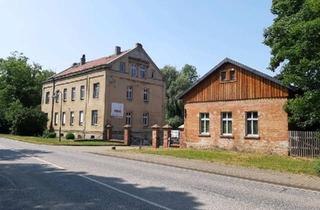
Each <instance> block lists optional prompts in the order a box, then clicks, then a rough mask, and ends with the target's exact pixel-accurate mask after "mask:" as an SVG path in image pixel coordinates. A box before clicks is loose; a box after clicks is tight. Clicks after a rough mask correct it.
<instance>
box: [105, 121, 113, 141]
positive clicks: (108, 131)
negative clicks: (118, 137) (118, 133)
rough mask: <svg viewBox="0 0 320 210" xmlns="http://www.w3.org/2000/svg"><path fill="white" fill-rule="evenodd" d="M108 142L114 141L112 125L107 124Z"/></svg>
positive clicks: (106, 137)
mask: <svg viewBox="0 0 320 210" xmlns="http://www.w3.org/2000/svg"><path fill="white" fill-rule="evenodd" d="M105 139H106V140H110V139H112V125H110V124H107V125H106V136H105Z"/></svg>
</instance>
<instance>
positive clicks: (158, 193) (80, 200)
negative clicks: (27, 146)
mask: <svg viewBox="0 0 320 210" xmlns="http://www.w3.org/2000/svg"><path fill="white" fill-rule="evenodd" d="M42 153H43V151H40V150H39V151H38V150H29V151H28V150H21V151H19V152H18V151H17V152H15V151H5V150H1V151H0V160H9V161H12V163H10V162H9V163H8V162H6V163H5V164H1V162H0V193H1V196H0V209H35V208H39V209H77V210H78V209H162V208H160V207H159V206H156V205H154V204H150V202H153V203H156V204H159V205H161V206H164V207H167V208H170V209H198V208H200V207H201V203H199V202H198V201H196V198H195V197H193V196H191V195H190V194H189V193H187V192H178V191H170V190H168V189H166V188H163V187H141V186H138V185H136V184H132V183H128V182H127V181H126V180H124V179H122V178H119V177H107V176H95V175H90V174H87V173H85V172H72V171H67V170H60V169H56V168H52V167H49V166H47V165H43V164H29V163H28V164H22V163H16V162H13V161H14V160H18V159H21V158H25V157H27V154H28V155H33V156H36V155H37V154H42ZM106 170H108V169H106ZM119 191H121V192H119ZM123 192H126V193H130V194H131V195H134V196H138V197H140V198H143V199H145V200H144V201H142V200H139V199H137V198H134V197H133V196H130V195H128V194H126V193H123ZM146 200H147V201H150V202H149V203H148V202H146Z"/></svg>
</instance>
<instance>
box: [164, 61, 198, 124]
mask: <svg viewBox="0 0 320 210" xmlns="http://www.w3.org/2000/svg"><path fill="white" fill-rule="evenodd" d="M161 72H162V74H163V76H164V81H165V84H166V100H167V101H166V109H165V115H166V121H167V123H168V124H170V125H171V126H172V127H173V128H177V127H178V126H180V125H181V124H183V114H184V111H183V103H182V101H180V100H178V98H177V97H178V96H179V95H180V94H181V93H182V92H184V91H185V90H187V89H188V88H189V87H190V86H191V85H192V84H193V83H194V82H195V81H196V80H197V79H198V77H199V76H198V74H197V69H196V68H195V67H194V66H191V65H188V64H186V65H185V66H184V67H183V68H182V69H181V71H180V72H179V71H177V69H176V68H175V67H173V66H168V65H167V66H164V67H163V68H162V69H161Z"/></svg>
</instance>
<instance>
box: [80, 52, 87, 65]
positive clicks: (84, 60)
mask: <svg viewBox="0 0 320 210" xmlns="http://www.w3.org/2000/svg"><path fill="white" fill-rule="evenodd" d="M85 63H86V55H85V54H83V55H82V57H81V60H80V64H81V65H83V64H85Z"/></svg>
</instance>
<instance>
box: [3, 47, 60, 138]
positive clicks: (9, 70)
mask: <svg viewBox="0 0 320 210" xmlns="http://www.w3.org/2000/svg"><path fill="white" fill-rule="evenodd" d="M28 61H29V59H28V58H27V57H26V56H24V55H23V54H22V53H18V52H14V53H12V54H11V55H10V56H9V57H7V58H0V132H9V128H11V132H14V125H18V124H19V123H20V122H18V121H16V119H17V116H18V114H20V115H21V116H23V114H21V110H22V111H26V112H27V113H28V114H31V115H33V116H38V117H41V118H42V117H43V116H41V111H40V109H39V107H38V106H39V104H40V103H41V90H42V83H43V82H44V81H45V80H47V79H48V77H50V76H52V75H53V74H54V72H52V71H49V70H43V69H42V67H41V66H40V65H39V64H35V63H33V64H29V63H28ZM26 108H29V109H26ZM30 110H32V111H30ZM35 112H39V114H35ZM20 119H22V118H20ZM21 123H22V122H21ZM30 125H32V126H35V125H38V124H29V126H30ZM35 129H36V128H35ZM37 132H38V131H37Z"/></svg>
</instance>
